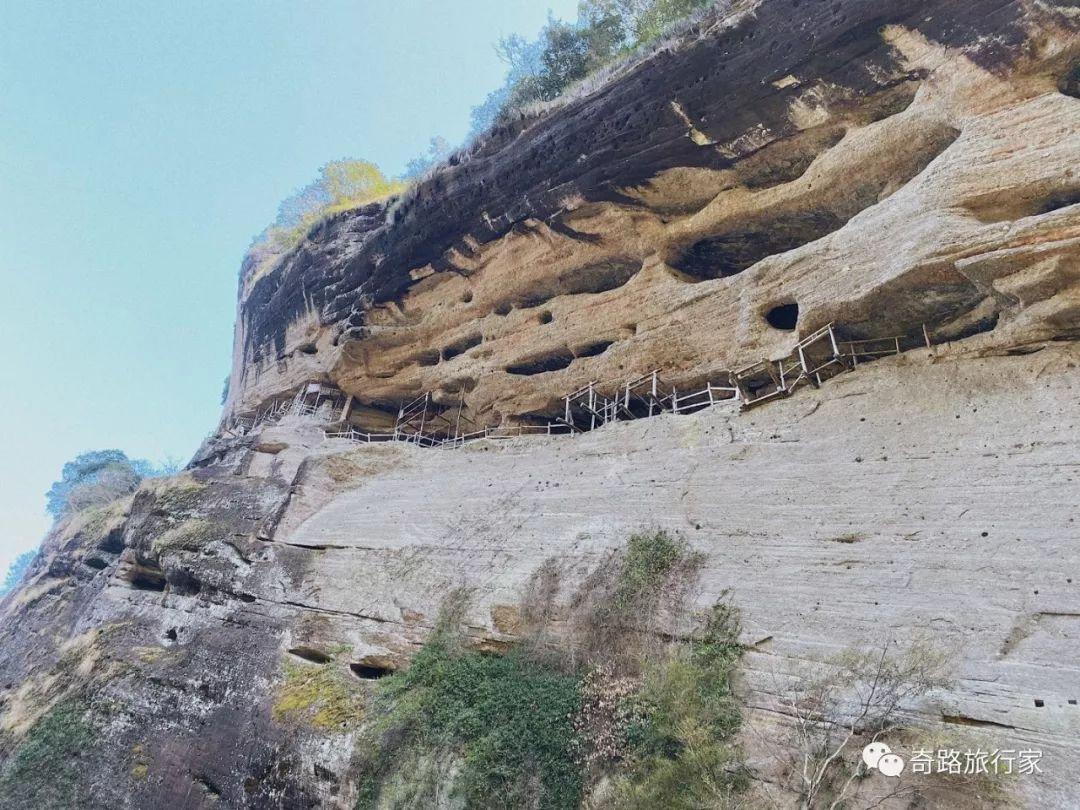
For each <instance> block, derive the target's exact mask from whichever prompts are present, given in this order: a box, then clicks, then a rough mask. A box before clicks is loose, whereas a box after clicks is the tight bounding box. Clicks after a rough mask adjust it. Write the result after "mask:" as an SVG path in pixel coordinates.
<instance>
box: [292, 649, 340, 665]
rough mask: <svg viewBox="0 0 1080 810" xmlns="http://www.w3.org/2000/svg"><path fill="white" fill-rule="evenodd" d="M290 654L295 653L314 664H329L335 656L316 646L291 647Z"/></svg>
mask: <svg viewBox="0 0 1080 810" xmlns="http://www.w3.org/2000/svg"><path fill="white" fill-rule="evenodd" d="M289 655H295V656H296V657H297V658H302V659H304V660H305V661H310V662H311V663H313V664H327V663H329V662H330V661H332V660H333V656H331V655H328V654H327V653H325V652H323V651H322V650H317V649H315V648H314V647H290V648H289Z"/></svg>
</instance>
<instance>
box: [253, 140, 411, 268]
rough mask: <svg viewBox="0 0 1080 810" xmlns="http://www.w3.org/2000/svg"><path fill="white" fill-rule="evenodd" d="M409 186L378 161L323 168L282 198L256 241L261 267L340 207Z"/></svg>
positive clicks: (373, 199)
mask: <svg viewBox="0 0 1080 810" xmlns="http://www.w3.org/2000/svg"><path fill="white" fill-rule="evenodd" d="M404 190H405V183H403V182H401V181H400V180H391V179H388V178H387V177H386V175H384V174H383V173H382V171H381V170H380V169H379V167H378V166H376V165H375V164H374V163H371V162H370V161H367V160H356V159H352V158H342V159H341V160H332V161H330V162H329V163H327V164H326V165H325V166H323V167H322V168H321V169H320V170H319V176H318V177H316V178H315V179H314V180H313V181H311V182H310V183H308V184H307V185H306V186H304V187H303V188H301V189H299V190H298V191H296V192H295V193H294V194H291V195H290V196H288V197H286V198H285V199H284V200H282V202H281V204H280V205H279V206H278V213H277V217H276V218H275V219H274V222H273V223H272V224H271V225H270V226H269V227H268V228H267V229H266V230H265V231H263V232H262V233H261V234H259V236H257V237H256V238H255V242H254V243H253V245H252V251H251V252H252V253H253V254H257V258H258V259H259V267H260V269H261V268H263V267H265V266H266V263H267V259H271V260H272V259H274V258H276V257H277V256H279V255H281V254H282V253H285V252H287V251H289V250H291V249H292V248H294V247H296V245H298V244H299V243H300V241H301V240H302V239H303V238H304V236H305V235H306V234H307V232H308V231H309V230H311V228H312V227H313V226H314V225H315V223H316V222H318V221H319V220H321V219H324V218H326V217H328V216H330V215H331V214H336V213H337V212H339V211H347V210H348V209H350V208H359V207H360V206H363V205H367V204H368V203H372V202H376V201H377V200H382V199H386V198H387V197H391V196H393V195H395V194H400V193H401V192H402V191H404Z"/></svg>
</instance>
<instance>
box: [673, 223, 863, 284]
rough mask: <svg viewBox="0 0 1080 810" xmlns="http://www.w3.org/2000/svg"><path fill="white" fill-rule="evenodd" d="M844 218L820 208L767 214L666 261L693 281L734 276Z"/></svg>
mask: <svg viewBox="0 0 1080 810" xmlns="http://www.w3.org/2000/svg"><path fill="white" fill-rule="evenodd" d="M845 221H846V220H845V219H841V218H840V217H838V216H836V214H834V213H832V212H831V211H827V210H823V209H822V210H810V211H804V212H801V213H794V214H792V213H788V214H785V215H784V216H776V217H769V218H767V219H766V220H765V221H762V222H761V223H760V224H754V225H747V226H745V227H742V228H736V229H733V230H731V231H728V232H727V233H722V234H718V235H716V236H708V237H705V238H704V239H699V240H698V241H697V242H694V243H693V244H692V245H690V246H689V247H686V248H684V249H683V250H682V251H681V252H680V253H678V254H677V255H675V256H673V257H671V258H669V259H668V264H670V265H671V266H672V267H674V268H675V269H676V270H679V271H681V272H682V273H685V274H686V275H688V276H690V277H691V278H692V279H694V280H696V281H706V280H708V279H716V278H727V277H729V276H736V275H738V274H739V273H741V272H743V271H744V270H746V269H748V268H750V267H752V266H753V265H755V264H757V263H758V262H759V261H761V260H762V259H764V258H766V257H767V256H773V255H776V254H778V253H786V252H787V251H789V250H794V249H795V248H797V247H802V246H803V245H805V244H808V243H810V242H813V241H815V240H817V239H820V238H821V237H823V236H827V235H828V234H830V233H832V232H833V231H835V230H837V229H839V228H840V227H841V226H843V224H844V222H845Z"/></svg>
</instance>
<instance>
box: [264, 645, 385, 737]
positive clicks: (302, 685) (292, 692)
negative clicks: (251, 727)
mask: <svg viewBox="0 0 1080 810" xmlns="http://www.w3.org/2000/svg"><path fill="white" fill-rule="evenodd" d="M283 669H284V678H283V680H282V682H281V683H280V684H279V686H278V691H277V698H276V700H275V701H274V706H273V712H272V713H273V717H274V720H275V721H277V722H279V723H301V724H306V725H309V726H311V727H312V728H314V729H317V730H319V731H344V730H348V729H350V728H352V727H354V726H356V725H357V724H359V723H360V721H361V720H362V719H363V717H364V703H365V701H364V695H363V693H362V689H361V687H360V686H359V685H358V684H356V683H355V682H354V681H353V680H351V679H350V676H349V675H348V674H347V673H346V672H345V671H344V669H343V668H342V667H340V666H338V665H337V664H336V662H335V661H333V660H331V661H328V662H326V663H323V664H316V663H306V662H305V663H301V662H299V661H292V660H286V661H285V662H284V664H283Z"/></svg>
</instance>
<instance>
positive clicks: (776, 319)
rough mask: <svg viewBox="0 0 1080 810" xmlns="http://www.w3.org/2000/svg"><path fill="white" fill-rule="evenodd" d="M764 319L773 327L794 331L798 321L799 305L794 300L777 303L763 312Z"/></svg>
mask: <svg viewBox="0 0 1080 810" xmlns="http://www.w3.org/2000/svg"><path fill="white" fill-rule="evenodd" d="M765 320H766V321H767V322H768V324H769V326H771V327H772V328H773V329H781V330H783V331H785V332H791V331H794V329H795V326H796V325H797V324H798V322H799V305H798V304H796V303H795V302H794V301H792V302H790V303H787V304H777V305H776V306H774V307H773V308H772V309H770V310H769V311H768V312H766V313H765Z"/></svg>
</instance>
